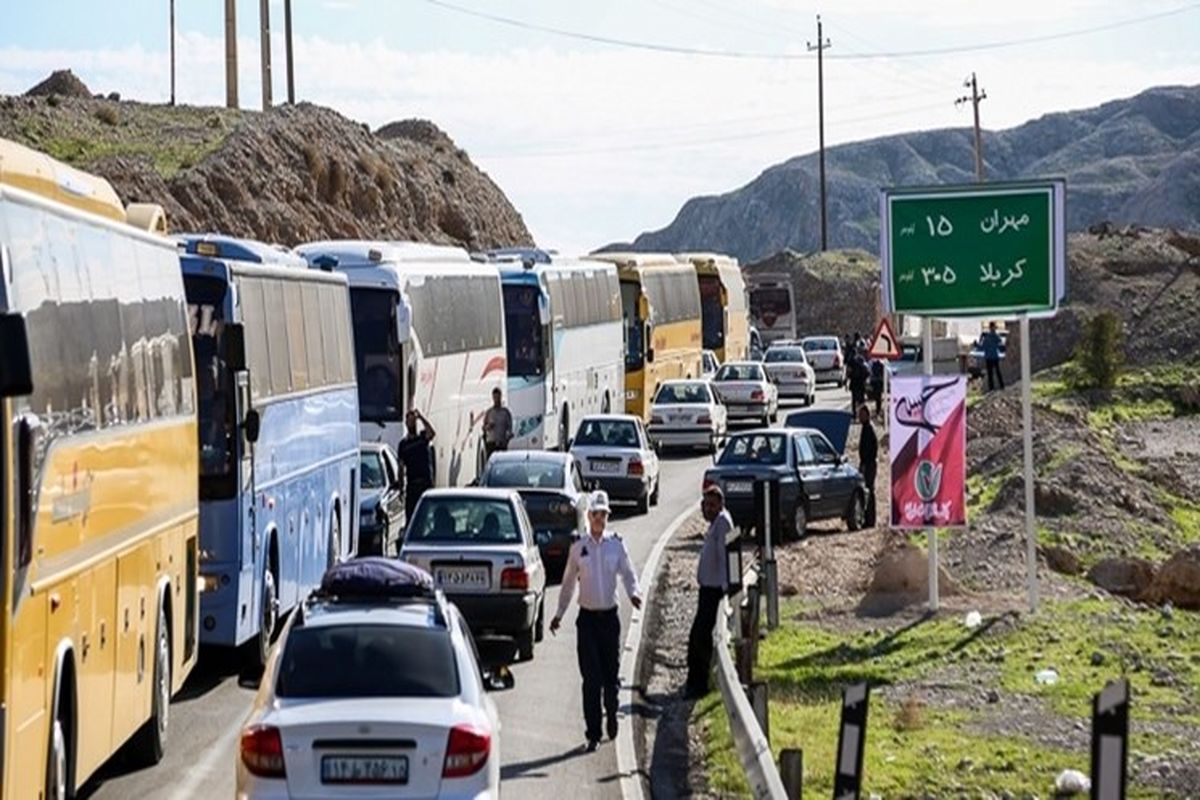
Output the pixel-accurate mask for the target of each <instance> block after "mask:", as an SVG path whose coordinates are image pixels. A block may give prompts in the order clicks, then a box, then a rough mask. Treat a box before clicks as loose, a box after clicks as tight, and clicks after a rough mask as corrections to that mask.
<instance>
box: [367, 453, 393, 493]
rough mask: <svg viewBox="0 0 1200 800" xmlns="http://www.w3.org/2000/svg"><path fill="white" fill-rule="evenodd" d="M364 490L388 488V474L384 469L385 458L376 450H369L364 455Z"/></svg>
mask: <svg viewBox="0 0 1200 800" xmlns="http://www.w3.org/2000/svg"><path fill="white" fill-rule="evenodd" d="M361 463H362V488H364V489H382V488H383V487H384V486H387V472H385V471H384V468H383V458H382V457H381V456H380V455H379V452H378V451H376V450H367V451H364V452H363V454H362V459H361Z"/></svg>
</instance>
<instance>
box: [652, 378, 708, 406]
mask: <svg viewBox="0 0 1200 800" xmlns="http://www.w3.org/2000/svg"><path fill="white" fill-rule="evenodd" d="M654 402H655V403H656V404H659V405H668V404H671V405H688V404H693V403H698V404H706V403H710V402H712V397H711V395H709V393H708V386H706V385H704V384H703V383H667V384H663V385H662V386H660V387H658V394H656V395H655V396H654Z"/></svg>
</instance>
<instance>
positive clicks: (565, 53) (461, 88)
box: [0, 0, 1196, 251]
mask: <svg viewBox="0 0 1200 800" xmlns="http://www.w3.org/2000/svg"><path fill="white" fill-rule="evenodd" d="M327 1H328V2H342V1H345V0H327ZM759 1H760V2H763V1H765V0H759ZM1080 1H1081V0H1080ZM850 2H851V5H853V4H858V5H863V4H864V3H865V0H850ZM937 2H938V3H942V0H937ZM1014 2H1016V3H1017V4H1018V5H1020V4H1022V3H1025V2H1026V0H1014ZM1071 2H1075V0H1071ZM281 27H282V26H281V25H280V26H277V30H278V29H281ZM279 35H280V34H276V40H275V46H274V48H273V52H274V58H275V81H276V83H275V86H276V90H275V96H276V98H282V97H283V76H284V63H283V52H284V50H283V46H282V40H281V39H280V38H279ZM239 50H240V55H241V58H240V61H239V72H240V74H241V83H240V89H241V99H242V103H243V105H244V106H245V107H257V105H258V102H259V98H260V96H261V95H260V84H259V50H258V43H257V41H256V40H255V39H254V38H253V37H249V36H246V37H242V38H241V39H240V40H239ZM179 54H180V64H179V80H180V87H179V99H180V101H181V102H187V103H195V104H220V103H223V102H224V43H223V41H222V40H221V39H220V38H219V37H212V36H206V35H202V34H198V33H184V34H182V35H181V37H180V46H179ZM296 54H297V65H296V83H297V91H298V94H299V97H300V98H301V99H304V100H312V101H314V102H317V103H321V104H324V105H329V106H333V107H334V108H337V109H338V110H339V111H341V112H342V113H344V114H346V115H348V116H350V117H352V118H355V119H359V120H363V121H366V122H368V123H369V124H371V125H372V126H378V125H381V124H383V123H385V122H388V121H391V120H395V119H401V118H405V117H413V116H420V117H427V118H430V119H432V120H434V121H435V122H437V123H438V124H439V125H440V126H441V127H443V128H444V129H445V130H446V131H447V132H448V133H450V135H451V136H453V137H454V138H455V139H456V140H457V142H458V143H459V145H460V146H462V147H465V148H466V149H467V150H468V152H470V153H471V155H472V156H473V157H474V158H475V159H476V160H477V162H478V163H480V164H481V166H482V167H483V168H484V169H486V170H487V171H488V172H489V173H490V174H491V175H492V176H493V178H494V179H496V181H497V182H498V183H499V184H500V186H501V188H502V189H504V190H505V191H506V192H507V193H508V195H509V197H510V198H512V200H513V202H514V203H515V205H516V206H517V208H518V209H519V210H520V211H521V212H522V213H523V214H524V216H525V219H526V222H527V223H528V224H529V226H530V228H531V229H532V230H533V232H534V234H535V235H536V236H537V237H538V239H539V240H540V241H541V242H542V243H543V244H545V245H548V246H557V247H560V248H562V249H564V250H568V251H571V250H584V249H590V248H592V247H595V246H597V245H600V244H604V243H606V242H608V241H612V240H615V239H628V238H631V237H632V236H634V235H635V234H636V233H638V232H640V231H642V230H647V229H650V228H655V227H660V226H662V225H664V224H666V223H668V222H669V221H670V220H671V218H672V217H673V216H674V214H675V212H676V211H677V210H678V208H679V206H680V205H681V204H682V203H683V202H684V201H685V200H686V199H688V198H689V197H691V196H693V195H696V194H705V193H719V192H723V191H728V190H730V189H733V188H735V187H736V186H738V185H740V184H742V183H744V182H746V181H748V180H750V179H752V178H753V177H754V176H755V175H757V174H758V173H759V172H761V171H762V170H763V169H765V168H766V167H768V166H770V165H771V164H773V163H776V162H778V161H781V160H783V159H785V158H788V157H790V156H793V155H797V154H799V153H803V152H809V151H811V150H814V149H815V148H816V145H817V132H816V65H815V64H814V63H812V62H807V61H805V62H795V61H792V62H786V63H779V62H771V61H754V60H745V61H731V60H725V59H705V58H699V57H680V56H674V55H663V54H654V53H642V52H634V51H627V50H620V51H618V50H588V51H586V52H581V51H578V50H562V49H556V48H551V47H537V48H524V47H517V48H511V49H497V50H493V51H483V52H456V51H451V50H435V51H429V52H420V53H413V52H405V51H401V50H399V49H396V48H394V47H392V46H389V44H388V43H387V42H385V41H384V40H383V39H374V40H369V41H362V42H345V41H331V40H328V39H325V38H321V37H301V38H298V39H297V40H296ZM64 66H71V67H73V68H74V69H75V70H76V72H77V73H78V74H79V75H80V76H81V77H82V78H83V79H84V80H85V81H86V82H87V83H88V84H89V86H91V87H92V88H93V90H94V91H104V92H108V91H113V90H116V91H120V92H121V93H122V94H123V95H124V96H125V97H127V98H136V99H142V100H148V101H163V100H165V99H166V96H167V92H168V85H167V78H166V75H167V57H166V54H165V53H164V52H156V51H147V50H144V49H143V48H140V47H127V48H120V49H100V50H88V51H49V50H30V49H22V48H13V47H8V48H0V92H20V91H23V90H24V89H25V88H27V87H28V86H30V85H32V84H33V83H34V82H36V81H37V80H40V79H41V78H42V77H44V76H45V74H47V73H48V72H49V71H50V70H51V69H56V68H61V67H64ZM972 69H974V70H976V71H977V72H978V73H979V76H980V80H981V83H982V84H983V85H984V86H985V87H986V89H987V92H988V96H989V98H988V100H987V101H986V102H985V103H984V105H983V120H984V124H985V125H986V126H987V127H989V128H999V127H1006V126H1010V125H1014V124H1017V123H1019V122H1021V121H1023V120H1026V119H1029V118H1031V117H1036V116H1039V115H1041V114H1043V113H1047V112H1050V111H1057V110H1062V109H1065V108H1078V107H1083V106H1088V105H1093V104H1096V103H1098V102H1101V101H1103V100H1107V99H1111V98H1114V97H1120V96H1124V95H1128V94H1132V93H1134V92H1136V91H1139V90H1141V89H1143V88H1145V87H1147V86H1151V85H1156V84H1162V83H1184V82H1194V81H1195V74H1196V73H1195V56H1194V55H1191V56H1189V57H1188V58H1185V59H1182V60H1181V59H1180V58H1178V57H1164V56H1161V55H1156V56H1155V57H1152V58H1147V57H1146V54H1138V53H1129V54H1125V53H1098V54H1096V55H1095V56H1094V57H1091V58H1078V57H1071V56H1070V55H1069V54H1068V53H1065V52H1060V51H1058V50H1056V49H1055V48H1049V49H1033V50H1023V51H1021V52H1015V51H995V52H990V53H983V54H974V55H971V56H946V57H939V58H934V59H926V60H922V61H920V62H919V63H913V62H910V61H904V62H896V61H889V60H871V61H835V62H829V63H827V65H826V81H827V84H826V104H827V105H826V135H827V142H828V143H829V144H836V143H838V142H846V141H852V140H856V139H861V138H868V137H873V136H878V135H883V134H887V133H896V132H900V131H904V130H912V129H918V128H930V127H943V126H959V125H967V124H969V122H970V114H969V112H966V111H962V110H956V109H955V107H954V105H953V100H954V98H955V97H956V96H957V95H958V94H961V92H962V87H961V80H962V77H963V75H965V74H966V73H967V72H969V71H970V70H972ZM1080 76H1086V80H1080Z"/></svg>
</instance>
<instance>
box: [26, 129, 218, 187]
mask: <svg viewBox="0 0 1200 800" xmlns="http://www.w3.org/2000/svg"><path fill="white" fill-rule="evenodd" d="M220 146H221V140H220V139H217V140H215V141H206V142H203V143H199V144H196V143H184V142H174V141H172V140H170V139H163V140H160V141H157V142H142V141H112V140H103V139H94V138H83V137H71V136H65V137H56V138H52V139H47V140H45V141H44V142H42V149H43V150H45V152H46V153H48V154H49V155H51V156H53V157H54V158H57V159H59V160H60V161H65V162H67V163H68V164H77V165H87V164H89V163H92V162H94V161H97V160H98V159H101V158H106V157H108V156H127V157H131V158H147V159H149V160H150V162H151V163H152V164H154V169H155V171H156V172H158V174H159V175H160V176H162V178H164V179H170V178H172V177H173V176H175V175H176V174H177V173H179V172H180V171H182V170H184V169H187V168H189V167H193V166H195V165H196V164H198V163H200V161H202V160H203V159H204V158H205V157H206V156H208V155H209V154H210V153H212V152H215V151H216V150H217V149H218V148H219V147H220Z"/></svg>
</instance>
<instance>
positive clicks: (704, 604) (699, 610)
mask: <svg viewBox="0 0 1200 800" xmlns="http://www.w3.org/2000/svg"><path fill="white" fill-rule="evenodd" d="M700 511H701V513H703V514H704V519H706V520H708V530H707V531H706V532H705V534H704V546H703V547H702V548H701V549H700V562H699V564H697V565H696V582H697V583H698V584H700V596H699V598H698V599H697V602H696V616H695V617H694V618H693V619H692V631H691V633H690V634H689V635H688V654H687V664H688V677H687V687H686V689H685V693H686V695H687V696H688V697H690V698H700V697H703V696H704V695H706V694H708V673H709V669H710V668H711V666H712V656H713V626H714V625H716V624H717V612H718V611H719V610H720V608H721V598H722V597H724V596H725V591H726V590H727V589H728V588H729V573H728V570H729V566H728V563H727V560H726V558H725V537H726V536H727V535H728V534H729V532H730V531H731V530H733V518H732V517H730V516H729V511H727V510H726V509H725V495H724V494H722V493H721V488H720V487H719V486H709V487H708V488H707V489H705V490H704V498H703V500H701V501H700Z"/></svg>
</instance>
